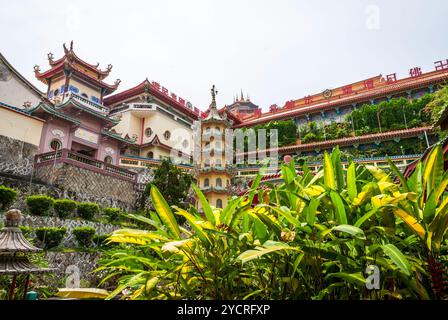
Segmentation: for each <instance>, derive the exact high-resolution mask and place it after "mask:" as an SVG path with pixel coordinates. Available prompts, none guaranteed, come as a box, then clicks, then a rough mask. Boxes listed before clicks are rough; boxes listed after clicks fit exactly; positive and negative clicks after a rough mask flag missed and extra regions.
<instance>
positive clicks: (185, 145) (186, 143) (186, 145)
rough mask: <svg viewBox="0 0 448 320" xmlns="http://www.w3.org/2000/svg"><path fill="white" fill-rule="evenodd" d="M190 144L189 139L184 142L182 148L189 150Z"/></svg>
mask: <svg viewBox="0 0 448 320" xmlns="http://www.w3.org/2000/svg"><path fill="white" fill-rule="evenodd" d="M188 145H189V142H188V140H187V139H184V141H183V142H182V147H184V148H188Z"/></svg>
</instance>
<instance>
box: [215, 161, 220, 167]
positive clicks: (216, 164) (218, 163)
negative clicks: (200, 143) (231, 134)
mask: <svg viewBox="0 0 448 320" xmlns="http://www.w3.org/2000/svg"><path fill="white" fill-rule="evenodd" d="M215 167H221V159H216V160H215Z"/></svg>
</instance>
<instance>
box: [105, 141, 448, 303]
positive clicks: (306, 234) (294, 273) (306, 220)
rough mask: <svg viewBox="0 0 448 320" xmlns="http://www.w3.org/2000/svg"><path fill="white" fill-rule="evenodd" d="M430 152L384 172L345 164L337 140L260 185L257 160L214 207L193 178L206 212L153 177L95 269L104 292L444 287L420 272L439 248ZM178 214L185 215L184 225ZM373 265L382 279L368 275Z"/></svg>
mask: <svg viewBox="0 0 448 320" xmlns="http://www.w3.org/2000/svg"><path fill="white" fill-rule="evenodd" d="M438 148H439V147H436V148H435V149H434V150H439V151H440V149H438ZM439 151H434V153H433V154H431V155H430V156H429V157H428V158H427V160H426V161H425V162H424V163H423V164H420V165H419V166H421V169H418V168H417V169H416V171H415V172H416V173H414V174H413V176H412V177H411V178H409V179H408V180H406V178H404V177H402V175H401V174H400V173H399V171H397V169H396V168H395V167H394V166H393V165H391V170H390V171H389V172H386V171H383V170H381V169H379V168H377V167H374V166H364V165H358V166H357V165H355V164H354V163H350V164H349V165H348V167H347V169H346V170H344V169H343V166H342V164H341V153H340V151H339V149H338V148H336V149H335V150H334V151H333V152H332V154H331V155H330V154H327V153H325V154H324V158H323V167H322V169H321V170H320V171H319V172H318V173H316V174H313V173H312V172H311V171H310V170H309V169H308V167H307V165H306V163H304V164H303V165H302V166H301V168H300V174H298V173H297V171H296V168H295V163H294V160H293V161H291V162H290V163H289V165H283V166H282V168H281V172H282V178H283V183H281V184H279V185H263V186H260V181H261V176H262V174H263V171H264V169H262V170H261V172H260V174H259V175H258V176H257V178H256V179H255V180H254V181H253V183H252V184H251V188H250V189H249V190H248V191H247V193H246V194H244V195H243V196H240V197H233V198H231V199H230V201H229V203H228V206H227V207H226V208H224V209H214V208H213V209H212V208H211V206H210V205H209V203H208V202H207V200H206V198H205V197H204V195H203V194H202V193H201V191H200V190H199V189H198V188H197V187H196V186H194V185H193V188H194V189H195V191H196V193H197V196H198V199H199V201H201V203H202V208H203V212H198V211H197V210H196V209H195V208H194V207H190V208H189V209H188V210H185V209H182V208H179V207H176V206H172V207H170V206H169V205H168V203H167V201H166V200H165V199H164V198H163V197H162V195H161V193H160V191H159V190H158V189H157V187H155V186H152V187H151V189H150V196H151V200H152V203H153V205H154V209H155V211H154V212H152V211H151V212H150V217H143V216H138V215H128V217H129V218H133V219H136V220H138V221H141V222H144V223H146V224H147V225H148V227H147V229H146V230H136V229H121V230H117V231H115V232H113V233H112V235H111V237H110V238H109V240H110V241H111V242H114V243H119V244H121V245H120V246H119V247H117V248H114V249H111V250H109V251H108V252H107V253H106V255H105V257H104V258H103V260H102V262H101V264H102V265H101V267H100V268H99V269H98V271H101V272H106V273H107V276H106V277H105V278H104V280H103V281H107V280H109V279H111V278H118V285H117V287H116V289H115V290H114V291H113V292H111V294H110V295H109V297H108V298H112V297H115V296H117V295H120V296H121V297H122V298H125V299H128V298H130V299H180V298H186V299H249V298H250V299H430V298H438V297H442V296H443V291H444V288H443V282H442V285H441V284H440V283H438V284H435V283H434V277H431V272H428V270H429V267H430V266H432V267H434V264H431V262H430V261H428V260H427V259H426V257H427V253H428V252H430V251H431V252H442V247H446V243H444V240H445V232H446V225H447V224H448V216H447V214H446V211H445V207H446V206H447V205H448V201H447V200H446V198H447V197H446V194H445V187H446V184H445V181H446V180H447V179H445V176H448V173H443V172H441V171H440V168H441V167H440V166H439V165H440V152H439ZM436 160H437V161H436ZM431 163H433V164H431ZM394 174H395V175H397V179H394V176H393V175H394ZM418 181H421V183H420V182H418ZM423 181H424V182H423ZM410 184H411V185H412V187H411V186H410ZM444 184H445V186H443V185H444ZM406 185H407V187H406ZM413 188H414V189H413ZM415 188H417V189H415ZM419 190H426V191H425V192H426V196H425V194H423V195H422V193H421V192H420V193H419V192H417V191H419ZM428 191H429V192H428ZM431 193H433V195H431ZM431 197H432V198H431ZM254 199H256V200H257V201H256V202H255V201H254ZM420 202H421V203H420ZM428 202H429V203H428ZM172 209H174V212H173V210H172ZM431 212H432V213H431ZM175 214H176V215H181V216H183V217H184V218H185V219H186V224H185V227H182V226H180V225H179V224H178V223H177V222H176V219H175V218H174V217H175ZM422 221H423V222H424V223H425V225H423V224H422ZM425 221H427V222H425ZM431 225H432V227H431ZM425 228H427V229H425ZM429 232H433V233H432V236H431V237H430V236H428V233H429ZM419 239H420V240H419ZM428 239H431V241H430V245H429V242H428ZM445 255H446V253H445ZM376 269H377V270H379V272H380V277H379V280H378V281H377V283H370V281H371V280H372V279H373V278H371V276H370V272H371V271H370V270H376ZM439 269H441V268H439ZM441 271H442V272H443V270H441ZM438 275H439V276H440V272H439V274H438ZM368 284H371V285H372V286H374V287H376V288H379V289H377V290H370V289H368V287H369V285H368ZM370 287H371V286H370ZM124 289H127V290H124ZM439 289H440V290H439Z"/></svg>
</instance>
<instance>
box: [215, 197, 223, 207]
mask: <svg viewBox="0 0 448 320" xmlns="http://www.w3.org/2000/svg"><path fill="white" fill-rule="evenodd" d="M216 208H222V200H221V199H216Z"/></svg>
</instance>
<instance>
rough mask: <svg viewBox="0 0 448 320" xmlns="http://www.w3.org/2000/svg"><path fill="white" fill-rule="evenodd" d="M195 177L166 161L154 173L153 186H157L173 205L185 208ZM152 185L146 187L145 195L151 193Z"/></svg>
mask: <svg viewBox="0 0 448 320" xmlns="http://www.w3.org/2000/svg"><path fill="white" fill-rule="evenodd" d="M192 181H193V177H192V176H191V174H189V173H187V172H185V171H183V170H181V169H179V168H178V167H176V166H175V165H174V164H172V163H171V160H169V159H164V160H163V161H162V163H161V164H160V166H159V167H158V168H157V169H156V170H155V171H154V178H153V180H152V184H153V185H155V186H157V188H158V189H159V190H160V192H161V193H162V194H163V196H164V197H165V199H167V201H168V202H169V203H171V204H172V205H176V206H180V207H184V206H185V204H184V203H185V201H186V199H187V196H188V191H189V190H190V185H191V182H192ZM150 188H151V184H148V185H146V188H145V191H144V195H145V196H146V197H147V196H148V195H149V193H150Z"/></svg>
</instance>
